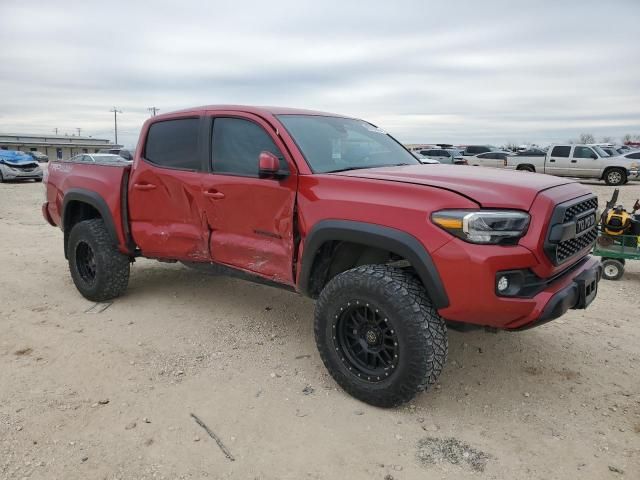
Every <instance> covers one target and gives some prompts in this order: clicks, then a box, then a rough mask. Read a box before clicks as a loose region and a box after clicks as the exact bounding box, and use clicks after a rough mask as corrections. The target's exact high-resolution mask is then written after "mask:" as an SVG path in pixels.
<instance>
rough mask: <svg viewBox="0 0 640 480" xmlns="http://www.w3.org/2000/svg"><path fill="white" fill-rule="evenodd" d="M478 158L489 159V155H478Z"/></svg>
mask: <svg viewBox="0 0 640 480" xmlns="http://www.w3.org/2000/svg"><path fill="white" fill-rule="evenodd" d="M478 158H491V154H490V153H481V154H479V155H478Z"/></svg>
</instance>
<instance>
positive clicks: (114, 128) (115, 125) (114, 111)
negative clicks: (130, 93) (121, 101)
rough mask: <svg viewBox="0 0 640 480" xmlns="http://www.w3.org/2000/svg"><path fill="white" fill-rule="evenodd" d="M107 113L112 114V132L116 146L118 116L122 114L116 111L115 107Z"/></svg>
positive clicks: (120, 111)
mask: <svg viewBox="0 0 640 480" xmlns="http://www.w3.org/2000/svg"><path fill="white" fill-rule="evenodd" d="M109 111H110V112H113V130H114V132H115V137H116V145H117V144H118V114H119V113H122V110H118V109H117V108H116V107H113V109H111V110H109Z"/></svg>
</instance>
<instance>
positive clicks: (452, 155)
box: [418, 148, 467, 165]
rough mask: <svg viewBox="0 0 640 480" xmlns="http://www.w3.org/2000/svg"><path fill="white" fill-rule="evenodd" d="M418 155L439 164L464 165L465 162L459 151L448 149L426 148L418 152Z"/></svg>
mask: <svg viewBox="0 0 640 480" xmlns="http://www.w3.org/2000/svg"><path fill="white" fill-rule="evenodd" d="M418 153H419V154H420V155H422V156H423V157H426V158H430V159H431V160H437V161H438V162H440V163H449V164H453V165H466V164H467V162H466V160H465V159H464V157H463V156H462V152H460V150H455V149H449V148H428V149H425V150H419V151H418Z"/></svg>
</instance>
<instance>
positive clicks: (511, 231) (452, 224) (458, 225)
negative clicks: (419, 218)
mask: <svg viewBox="0 0 640 480" xmlns="http://www.w3.org/2000/svg"><path fill="white" fill-rule="evenodd" d="M529 219H530V217H529V214H528V213H525V212H519V211H516V210H476V211H473V210H441V211H439V212H435V213H433V214H432V215H431V220H432V221H433V223H435V224H436V225H438V226H439V227H440V228H443V229H444V230H446V231H447V232H449V233H451V234H453V235H455V236H456V237H458V238H461V239H462V240H464V241H466V242H471V243H483V244H502V245H513V244H515V243H516V242H517V240H518V238H520V237H522V236H523V235H524V234H525V233H526V231H527V227H528V226H529Z"/></svg>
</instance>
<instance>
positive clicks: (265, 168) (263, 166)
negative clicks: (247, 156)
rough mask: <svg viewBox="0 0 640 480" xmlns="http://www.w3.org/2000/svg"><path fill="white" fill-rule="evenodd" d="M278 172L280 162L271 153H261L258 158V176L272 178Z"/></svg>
mask: <svg viewBox="0 0 640 480" xmlns="http://www.w3.org/2000/svg"><path fill="white" fill-rule="evenodd" d="M279 171H280V160H279V159H278V157H276V156H275V155H274V154H273V153H271V152H267V151H262V152H260V155H259V156H258V176H259V177H260V178H274V177H276V176H277V175H278V172H279Z"/></svg>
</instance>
